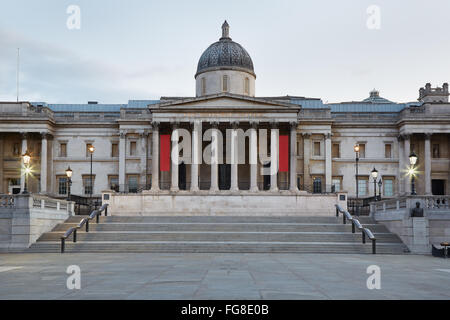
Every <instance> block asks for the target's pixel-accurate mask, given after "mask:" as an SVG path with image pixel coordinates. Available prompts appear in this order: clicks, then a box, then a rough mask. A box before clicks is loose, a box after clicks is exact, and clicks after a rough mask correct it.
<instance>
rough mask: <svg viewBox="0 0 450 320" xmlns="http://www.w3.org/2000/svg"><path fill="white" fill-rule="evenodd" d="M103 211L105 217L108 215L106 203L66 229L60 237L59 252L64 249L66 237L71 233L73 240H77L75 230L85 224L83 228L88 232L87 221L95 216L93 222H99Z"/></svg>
mask: <svg viewBox="0 0 450 320" xmlns="http://www.w3.org/2000/svg"><path fill="white" fill-rule="evenodd" d="M103 211H105V217H106V216H108V204H107V203H105V204H104V205H102V207H101V208H100V209H97V210H94V211H92V212H91V214H90V215H89V217H87V218H83V219H82V220H81V221H80V223H79V224H78V225H77V226H76V227H70V228H69V230H67V231H66V232H65V233H64V235H63V236H62V237H61V253H64V251H65V249H66V239H67V238H68V237H70V235H71V234H72V233H73V242H77V230H78V229H81V228H82V227H83V226H86V227H85V230H86V232H89V221H90V220H93V219H94V218H95V222H96V223H99V219H100V216H101V214H102V212H103Z"/></svg>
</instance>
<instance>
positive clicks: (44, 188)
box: [41, 132, 48, 193]
mask: <svg viewBox="0 0 450 320" xmlns="http://www.w3.org/2000/svg"><path fill="white" fill-rule="evenodd" d="M47 139H48V134H47V133H46V132H42V133H41V193H47V175H48V172H47V165H48V159H47V152H48V143H47Z"/></svg>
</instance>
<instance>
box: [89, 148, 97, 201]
mask: <svg viewBox="0 0 450 320" xmlns="http://www.w3.org/2000/svg"><path fill="white" fill-rule="evenodd" d="M88 150H89V153H90V154H91V174H90V176H89V177H90V179H89V180H90V184H91V185H90V190H89V198H90V200H91V201H90V202H91V206H92V191H93V190H92V189H94V185H93V183H92V180H93V179H92V155H93V154H94V151H95V148H94V146H93V145H92V144H91V145H89V147H88Z"/></svg>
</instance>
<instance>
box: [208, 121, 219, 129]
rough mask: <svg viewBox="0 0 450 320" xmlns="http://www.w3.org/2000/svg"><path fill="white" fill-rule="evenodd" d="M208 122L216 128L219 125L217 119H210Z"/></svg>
mask: <svg viewBox="0 0 450 320" xmlns="http://www.w3.org/2000/svg"><path fill="white" fill-rule="evenodd" d="M209 124H210V125H211V127H213V128H217V127H218V126H219V121H210V122H209Z"/></svg>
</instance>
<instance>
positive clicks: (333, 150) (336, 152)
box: [331, 143, 341, 158]
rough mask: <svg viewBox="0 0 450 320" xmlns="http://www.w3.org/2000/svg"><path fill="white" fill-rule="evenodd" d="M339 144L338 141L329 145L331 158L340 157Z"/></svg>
mask: <svg viewBox="0 0 450 320" xmlns="http://www.w3.org/2000/svg"><path fill="white" fill-rule="evenodd" d="M340 151H341V150H340V145H339V143H333V145H332V146H331V157H332V158H340V157H341V153H340Z"/></svg>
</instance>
